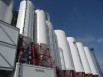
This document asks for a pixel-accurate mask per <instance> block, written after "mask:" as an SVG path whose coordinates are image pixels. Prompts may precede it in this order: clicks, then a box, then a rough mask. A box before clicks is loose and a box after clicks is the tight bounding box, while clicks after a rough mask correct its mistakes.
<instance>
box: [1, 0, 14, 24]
mask: <svg viewBox="0 0 103 77" xmlns="http://www.w3.org/2000/svg"><path fill="white" fill-rule="evenodd" d="M12 11H13V0H8V1H7V0H0V20H2V21H4V22H6V23H9V24H11V21H12V16H13V14H12Z"/></svg>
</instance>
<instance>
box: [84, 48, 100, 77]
mask: <svg viewBox="0 0 103 77" xmlns="http://www.w3.org/2000/svg"><path fill="white" fill-rule="evenodd" d="M84 51H85V53H86V56H87V59H88V62H89V65H90V68H91V71H92V75H93V76H92V77H98V71H97V69H96V66H95V63H94V61H93V58H92V55H91V53H90V50H89V48H88V47H84Z"/></svg>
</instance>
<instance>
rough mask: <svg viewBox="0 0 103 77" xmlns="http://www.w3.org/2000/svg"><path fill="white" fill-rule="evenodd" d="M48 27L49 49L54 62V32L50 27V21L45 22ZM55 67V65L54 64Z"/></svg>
mask: <svg viewBox="0 0 103 77" xmlns="http://www.w3.org/2000/svg"><path fill="white" fill-rule="evenodd" d="M46 24H47V26H48V37H49V47H50V52H51V56H52V59H53V61H54V62H55V59H56V58H55V52H56V51H55V40H54V30H53V27H52V23H51V22H50V21H46ZM54 65H55V64H54Z"/></svg>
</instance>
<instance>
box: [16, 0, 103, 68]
mask: <svg viewBox="0 0 103 77" xmlns="http://www.w3.org/2000/svg"><path fill="white" fill-rule="evenodd" d="M20 1H21V0H15V10H18V6H19V2H20ZM31 1H32V2H33V3H34V7H35V9H38V8H39V9H43V10H45V11H47V12H48V13H49V14H50V16H51V21H52V24H53V27H54V29H62V30H64V31H65V33H66V35H67V36H73V37H75V38H76V40H77V41H81V42H83V44H84V45H85V46H88V47H94V48H95V53H96V56H97V57H98V60H99V62H100V64H101V66H102V69H103V0H31Z"/></svg>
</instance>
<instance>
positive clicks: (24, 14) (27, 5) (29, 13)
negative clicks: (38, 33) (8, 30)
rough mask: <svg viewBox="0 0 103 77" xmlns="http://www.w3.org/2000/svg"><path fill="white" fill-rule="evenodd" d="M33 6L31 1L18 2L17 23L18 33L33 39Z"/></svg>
mask: <svg viewBox="0 0 103 77" xmlns="http://www.w3.org/2000/svg"><path fill="white" fill-rule="evenodd" d="M33 19H34V6H33V4H32V2H31V1H29V0H27V1H26V0H23V1H21V3H20V7H19V13H18V19H17V25H16V27H18V28H19V29H20V34H22V35H24V36H27V37H29V38H31V39H32V40H33V21H34V20H33Z"/></svg>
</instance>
